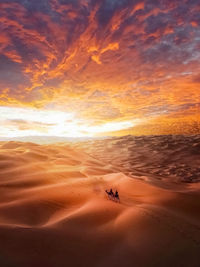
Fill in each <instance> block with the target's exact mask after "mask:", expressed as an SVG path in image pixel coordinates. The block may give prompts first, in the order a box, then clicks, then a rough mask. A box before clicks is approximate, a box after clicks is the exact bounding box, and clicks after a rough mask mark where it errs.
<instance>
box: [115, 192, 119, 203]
mask: <svg viewBox="0 0 200 267" xmlns="http://www.w3.org/2000/svg"><path fill="white" fill-rule="evenodd" d="M114 198H116V199H117V201H119V193H118V191H117V190H116V191H115V194H114Z"/></svg>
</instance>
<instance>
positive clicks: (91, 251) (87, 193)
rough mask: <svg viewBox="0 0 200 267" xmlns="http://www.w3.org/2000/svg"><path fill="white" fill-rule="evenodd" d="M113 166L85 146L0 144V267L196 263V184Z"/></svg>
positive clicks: (199, 194)
mask: <svg viewBox="0 0 200 267" xmlns="http://www.w3.org/2000/svg"><path fill="white" fill-rule="evenodd" d="M101 142H103V141H101ZM96 149H98V146H97V148H96ZM99 149H100V148H99ZM99 151H100V150H99ZM86 152H87V153H86ZM99 153H100V152H99ZM117 153H118V161H119V163H120V154H119V151H118V152H116V153H115V158H116V159H117ZM89 154H90V155H89ZM149 157H150V155H149ZM133 158H134V155H133V157H132V161H133ZM137 162H138V161H137ZM133 163H134V162H133ZM121 164H122V165H123V164H124V163H123V160H122V161H121ZM119 166H120V164H118V166H117V165H115V164H113V165H112V163H109V162H107V163H106V164H105V161H102V160H101V159H100V158H99V157H95V156H94V154H92V153H88V150H87V149H85V147H84V145H79V146H78V145H77V144H75V145H74V146H73V147H72V146H69V145H66V144H54V145H53V144H48V145H37V144H32V143H22V142H1V144H0V266H2V267H4V266H13V267H14V266H15V267H16V266H17V267H18V266H19V267H27V266H28V267H35V266H43V267H61V266H63V267H64V266H72V267H73V266H97V267H100V266H116V267H118V266H119V267H121V266H131V267H132V266H142V267H143V266H199V263H200V261H199V249H200V223H199V222H200V213H199V210H200V187H199V184H198V183H197V184H194V183H193V184H189V183H187V184H186V183H183V184H181V183H179V184H177V183H170V182H169V183H168V186H163V183H162V180H159V179H156V177H155V181H156V182H153V179H152V177H151V176H150V177H149V176H148V173H147V174H146V176H145V175H143V178H142V180H141V179H138V177H137V174H136V173H135V174H134V175H132V176H131V177H130V176H128V175H127V174H125V173H126V171H124V172H122V171H121V170H120V169H119ZM145 177H146V179H145ZM139 178H141V176H139ZM110 187H112V188H113V189H118V191H119V193H120V199H121V202H120V203H115V202H114V201H111V200H108V198H107V197H106V195H105V192H104V190H105V189H107V188H110Z"/></svg>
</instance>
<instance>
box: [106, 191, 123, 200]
mask: <svg viewBox="0 0 200 267" xmlns="http://www.w3.org/2000/svg"><path fill="white" fill-rule="evenodd" d="M105 192H106V194H107V196H108V198H109V199H110V200H113V201H116V202H120V199H119V193H118V191H117V190H116V191H115V193H114V192H113V190H112V188H111V189H110V191H108V190H106V191H105Z"/></svg>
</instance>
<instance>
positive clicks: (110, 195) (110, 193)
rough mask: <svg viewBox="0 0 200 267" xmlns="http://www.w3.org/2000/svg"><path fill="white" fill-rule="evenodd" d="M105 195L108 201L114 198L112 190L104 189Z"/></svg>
mask: <svg viewBox="0 0 200 267" xmlns="http://www.w3.org/2000/svg"><path fill="white" fill-rule="evenodd" d="M106 193H107V195H108V198H109V199H113V198H114V193H113V191H112V188H111V189H110V191H108V190H107V189H106Z"/></svg>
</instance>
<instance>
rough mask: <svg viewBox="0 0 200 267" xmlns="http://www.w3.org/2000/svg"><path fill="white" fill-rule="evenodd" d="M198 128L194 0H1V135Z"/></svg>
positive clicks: (198, 9)
mask: <svg viewBox="0 0 200 267" xmlns="http://www.w3.org/2000/svg"><path fill="white" fill-rule="evenodd" d="M177 133H178V134H180V133H183V134H184V133H189V134H193V133H200V4H199V0H182V1H180V0H173V1H171V0H39V1H38V0H32V1H31V0H29V1H28V0H0V137H2V136H5V137H18V136H29V135H36V136H37V135H47V136H52V135H53V136H73V137H82V136H98V135H124V134H177Z"/></svg>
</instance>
